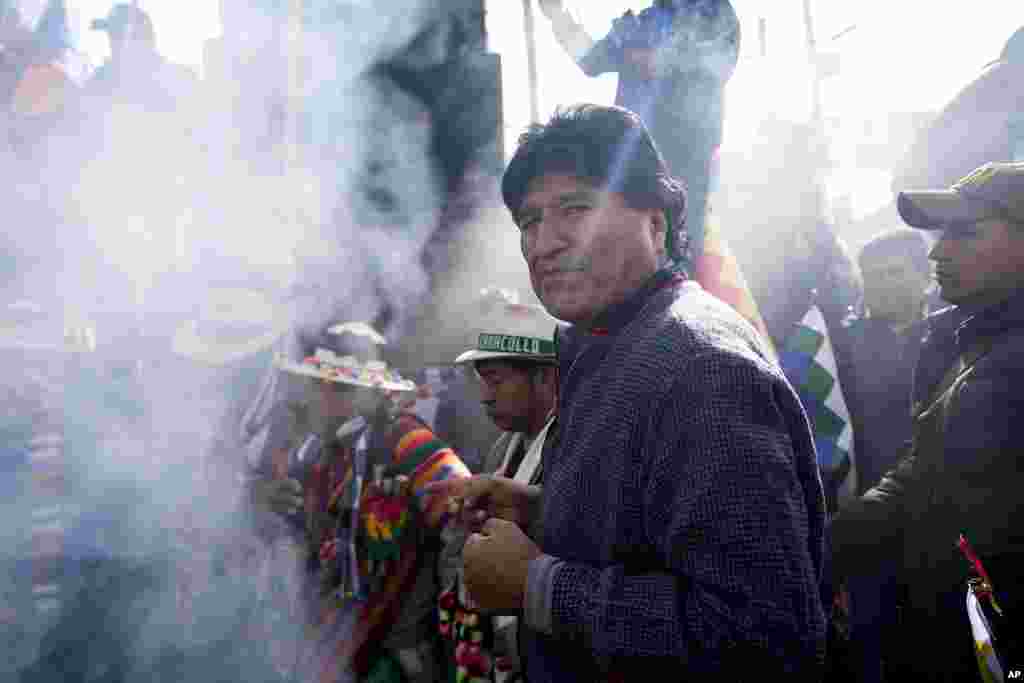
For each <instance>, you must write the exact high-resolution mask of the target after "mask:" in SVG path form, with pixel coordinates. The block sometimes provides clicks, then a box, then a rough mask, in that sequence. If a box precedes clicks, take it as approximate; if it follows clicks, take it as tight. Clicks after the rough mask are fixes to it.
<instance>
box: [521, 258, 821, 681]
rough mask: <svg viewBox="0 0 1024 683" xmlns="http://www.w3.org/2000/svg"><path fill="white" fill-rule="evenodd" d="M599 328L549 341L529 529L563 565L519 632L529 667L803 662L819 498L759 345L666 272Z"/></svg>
mask: <svg viewBox="0 0 1024 683" xmlns="http://www.w3.org/2000/svg"><path fill="white" fill-rule="evenodd" d="M598 325H599V327H601V328H604V329H603V330H602V334H587V333H585V332H583V331H580V330H578V329H570V330H569V332H568V333H567V334H566V335H565V337H564V339H560V343H559V361H560V369H561V386H560V396H559V405H558V415H559V422H560V425H561V429H560V432H559V436H560V443H559V445H558V447H557V448H555V449H551V448H547V449H545V453H544V458H543V459H544V468H545V473H544V488H543V491H544V499H543V515H542V517H543V519H542V529H543V532H542V538H541V539H540V544H541V548H542V550H543V551H544V552H545V553H546V554H548V555H551V556H554V557H555V558H557V560H559V561H560V562H561V563H560V564H559V565H558V567H557V569H555V570H554V572H553V574H552V578H551V583H550V592H551V622H552V628H553V633H552V634H551V635H545V634H541V633H538V632H536V631H533V630H530V629H524V634H523V635H524V637H523V643H522V647H523V650H524V651H525V653H526V656H525V661H526V665H527V675H528V677H529V679H530V681H531V682H534V683H541V682H543V681H559V682H562V681H593V680H608V677H609V676H610V675H617V673H622V672H628V678H629V679H630V680H657V679H658V677H659V676H660V674H659V673H658V671H659V669H660V670H661V671H663V670H665V669H664V667H665V666H668V667H671V668H669V669H668V670H669V671H672V672H673V673H672V676H673V678H674V679H683V678H686V679H687V680H690V676H697V675H700V674H702V673H708V674H713V675H718V676H721V677H720V678H715V680H727V679H728V680H747V679H746V678H744V677H742V676H741V677H739V678H733V677H730V676H731V674H732V673H733V672H734V671H735V670H736V669H742V670H743V671H748V670H750V668H751V667H760V668H761V669H760V670H761V672H762V674H763V675H767V674H768V673H769V672H777V673H785V672H789V673H790V674H791V675H793V676H794V677H795V678H798V679H799V680H803V679H804V676H805V675H808V674H810V675H811V676H813V675H814V674H815V672H817V671H819V668H820V666H821V663H822V661H823V658H824V642H825V619H824V613H823V611H822V605H821V599H820V595H819V590H818V582H819V576H820V573H821V566H822V554H823V546H822V538H823V527H824V521H825V510H824V498H823V494H822V487H821V481H820V478H819V476H818V470H817V464H816V462H815V453H814V445H813V441H812V439H811V434H810V430H809V427H808V423H807V418H806V416H805V414H804V412H803V410H802V409H801V407H800V404H799V401H798V399H797V397H796V395H795V393H794V391H793V389H792V388H791V387H790V386H789V384H788V383H787V382H786V380H785V378H784V377H783V376H782V373H781V371H780V370H779V368H778V367H777V365H775V364H774V363H773V362H772V361H771V360H770V358H771V355H770V351H769V350H768V349H767V348H766V347H765V345H764V342H763V340H761V339H760V338H759V337H758V336H757V335H756V334H755V333H754V331H753V329H752V328H751V327H750V326H749V325H748V324H747V323H746V322H745V321H743V320H742V319H741V318H740V317H739V316H738V315H737V314H736V313H735V311H733V310H732V309H730V308H729V307H728V306H726V305H725V304H723V303H721V302H720V301H718V300H717V299H715V298H714V297H712V296H710V295H708V294H707V293H706V292H704V291H702V290H701V288H700V287H699V285H697V284H696V283H690V282H680V281H679V280H678V279H675V280H669V279H666V277H665V276H662V277H660V278H655V279H654V281H653V282H652V283H651V284H650V285H648V286H645V287H644V288H643V289H642V290H641V291H640V292H638V293H637V294H635V295H634V296H633V297H632V298H631V299H628V300H627V301H625V302H623V303H622V304H620V305H618V306H616V307H614V308H613V309H612V310H611V311H610V312H609V313H608V314H607V315H605V316H603V319H602V320H600V321H598ZM645 672H646V673H645ZM647 674H650V675H651V678H647V677H646V676H647ZM693 680H697V678H693ZM751 680H752V679H751Z"/></svg>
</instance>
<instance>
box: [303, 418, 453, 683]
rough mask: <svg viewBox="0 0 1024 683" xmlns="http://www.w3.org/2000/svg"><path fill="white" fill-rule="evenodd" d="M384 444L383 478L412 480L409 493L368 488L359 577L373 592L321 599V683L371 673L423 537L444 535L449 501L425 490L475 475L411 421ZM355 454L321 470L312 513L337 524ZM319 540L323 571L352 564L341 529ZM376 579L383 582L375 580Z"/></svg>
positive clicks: (340, 590)
mask: <svg viewBox="0 0 1024 683" xmlns="http://www.w3.org/2000/svg"><path fill="white" fill-rule="evenodd" d="M357 438H358V437H357ZM383 444H384V445H383V447H382V450H383V451H385V452H386V453H387V454H388V455H389V456H390V459H389V461H388V462H387V463H386V468H385V470H384V476H385V477H388V478H393V477H398V476H399V475H401V476H403V477H407V478H408V483H407V488H406V495H404V496H397V497H396V496H382V495H379V492H378V491H377V490H375V488H374V487H362V490H361V493H360V506H359V510H360V515H359V516H360V521H359V524H360V527H359V529H358V531H359V532H360V533H361V535H362V537H363V540H364V543H362V544H360V546H359V547H360V551H359V553H358V554H359V557H357V558H356V560H357V562H356V564H357V566H358V567H359V572H360V577H359V579H360V580H361V581H362V582H363V583H364V584H365V583H367V582H369V584H370V586H369V588H370V589H369V590H368V592H367V594H366V595H365V596H364V597H363V596H360V595H355V596H346V595H345V591H346V586H345V585H343V583H342V584H338V585H333V586H331V587H330V588H331V590H330V592H329V595H328V596H327V597H326V598H325V599H323V600H322V601H321V605H320V610H319V614H318V618H317V622H318V623H317V626H318V632H319V634H320V638H321V647H322V648H324V649H325V650H326V651H325V652H323V655H324V656H323V657H322V658H321V659H320V664H319V672H318V680H319V681H320V682H321V683H334V682H335V681H338V680H339V677H340V676H341V675H342V673H343V672H344V671H345V670H346V668H348V666H349V665H351V668H352V670H354V671H355V672H356V673H357V674H358V675H360V676H365V675H366V673H367V672H368V671H369V670H370V669H371V668H372V667H373V665H374V663H375V655H376V654H377V652H378V647H379V645H380V643H381V642H382V641H383V640H384V639H385V638H386V637H387V635H388V633H389V631H390V629H391V627H392V626H393V625H394V624H395V623H396V622H397V621H398V620H399V617H400V616H401V610H402V607H403V601H402V597H403V595H405V594H407V593H408V592H409V591H411V590H412V588H413V585H414V584H415V582H416V577H417V573H418V571H419V569H420V563H419V561H418V559H419V548H418V543H417V542H418V540H419V539H421V538H422V536H423V534H428V535H429V534H435V535H436V534H439V533H440V531H441V529H442V528H443V526H444V523H445V521H446V519H445V518H446V516H447V506H446V501H445V500H444V499H442V498H440V497H438V496H437V495H431V494H427V493H426V492H425V491H424V489H425V487H426V486H427V484H429V483H430V482H433V481H442V480H445V479H450V478H453V477H468V476H469V475H470V472H469V469H468V468H467V467H466V466H465V465H464V464H463V462H462V461H461V460H460V459H459V457H458V455H456V454H455V452H454V451H453V450H452V449H451V448H449V447H448V446H447V445H446V444H445V443H444V442H442V441H440V440H439V439H438V438H437V437H436V436H435V435H434V433H433V432H432V431H431V430H430V429H428V428H427V427H426V426H425V425H424V424H423V423H422V422H421V421H420V420H419V419H418V418H416V417H415V416H413V415H409V414H404V415H401V416H400V417H398V419H397V420H396V421H395V422H394V423H393V425H392V426H391V428H390V430H389V431H388V433H387V434H386V435H385V436H384V438H383ZM354 455H355V452H354V448H353V447H352V446H349V447H347V448H344V449H343V452H342V453H341V454H340V457H336V458H335V463H334V465H335V466H334V467H330V468H328V467H318V468H316V469H315V471H314V473H313V477H314V480H315V481H314V482H313V485H312V486H310V487H307V490H308V491H309V492H310V493H309V494H308V495H309V496H311V497H312V500H310V499H307V503H311V504H312V508H311V509H314V510H316V509H321V510H325V511H326V512H327V514H328V515H329V516H330V517H331V518H333V519H341V518H343V517H344V510H345V509H346V508H347V506H346V505H345V504H343V499H344V498H345V493H346V491H351V484H352V474H353V462H354V460H355V458H354V457H353V456H354ZM370 460H371V461H375V462H377V463H381V462H382V460H384V458H381V453H379V452H375V453H371V454H370ZM324 494H326V495H327V499H326V501H324V500H323V496H324ZM317 498H319V500H317ZM339 528H340V527H339ZM320 540H322V541H323V545H322V546H321V552H320V558H321V561H322V562H324V564H325V569H324V571H327V572H328V573H330V572H332V571H336V570H339V569H341V568H343V567H344V566H346V565H347V561H348V559H349V558H345V557H344V555H345V548H344V544H343V543H342V542H341V538H340V535H339V534H337V533H336V531H334V530H332V529H326V530H324V535H323V536H322V537H321V539H320ZM381 563H383V565H382V564H381ZM374 565H376V566H375V567H374ZM332 567H333V568H334V569H333V570H332V569H330V568H332ZM382 567H383V570H382ZM372 574H377V575H378V576H379V577H380V578H379V579H378V580H377V581H376V582H374V581H371V580H370V576H371V575H372ZM360 597H363V599H359V598H360ZM353 613H354V614H353ZM350 615H351V616H354V618H350Z"/></svg>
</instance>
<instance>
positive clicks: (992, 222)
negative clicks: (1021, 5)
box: [833, 163, 1024, 681]
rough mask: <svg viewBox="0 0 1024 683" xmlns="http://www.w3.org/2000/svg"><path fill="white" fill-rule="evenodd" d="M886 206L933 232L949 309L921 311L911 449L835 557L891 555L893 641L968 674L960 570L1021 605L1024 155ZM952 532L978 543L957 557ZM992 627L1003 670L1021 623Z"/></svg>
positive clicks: (847, 524)
mask: <svg viewBox="0 0 1024 683" xmlns="http://www.w3.org/2000/svg"><path fill="white" fill-rule="evenodd" d="M897 205H898V207H899V211H900V215H901V216H902V217H903V220H904V221H905V222H906V223H907V224H908V225H910V226H912V227H914V228H919V229H922V230H934V231H936V232H937V233H938V234H939V239H938V242H936V244H935V246H934V247H933V248H932V250H931V252H930V254H929V257H930V258H931V260H932V261H934V262H935V275H936V280H937V282H938V284H939V288H940V289H941V296H942V298H943V299H945V300H946V301H949V302H950V303H953V304H955V306H953V307H951V308H947V309H945V310H943V311H939V312H937V313H935V314H933V315H932V316H930V317H929V318H928V320H927V322H928V328H929V331H928V335H927V337H926V338H925V340H924V342H923V344H922V347H921V355H920V360H919V361H918V365H917V370H916V373H915V378H914V388H913V407H912V417H913V420H914V427H913V439H912V442H911V443H912V445H911V447H910V448H909V450H908V451H907V452H906V453H905V454H904V456H903V458H902V459H901V460H900V462H899V464H898V465H897V466H896V468H895V469H894V470H892V471H890V472H889V473H887V474H886V475H885V476H884V477H882V479H881V480H880V481H879V482H877V483H876V484H875V485H874V488H871V489H870V490H868V491H867V492H866V493H865V494H864V495H863V496H862V497H861V498H860V499H859V500H856V501H854V504H853V505H851V507H850V508H848V509H847V510H844V511H843V512H842V513H841V514H840V515H839V516H838V517H837V518H836V520H835V523H834V525H833V534H834V536H833V538H834V543H833V552H834V555H835V565H836V567H837V569H839V570H840V571H841V572H845V573H856V574H861V575H867V573H869V572H872V571H875V568H876V567H877V566H878V564H879V563H880V562H882V561H883V560H884V559H885V558H887V557H892V556H895V557H897V558H898V559H899V560H900V579H901V583H903V584H905V585H906V586H907V591H908V592H907V601H906V606H905V609H904V624H903V628H902V629H901V634H902V638H901V642H900V648H901V649H902V650H903V651H904V652H905V653H906V658H907V664H908V666H909V667H910V668H912V670H913V671H914V673H915V680H920V681H968V680H978V673H979V672H978V664H979V660H987V664H986V666H988V665H991V663H992V658H993V655H992V654H991V651H990V648H991V644H989V651H988V652H986V651H985V649H984V648H982V647H981V646H982V645H983V643H982V642H981V641H980V640H979V641H978V642H977V644H976V643H974V642H972V641H971V630H970V629H969V628H968V624H969V621H968V613H967V611H966V610H965V594H966V583H965V578H966V577H967V576H968V575H969V574H970V573H971V572H972V570H973V571H974V572H975V573H976V574H980V575H981V576H982V578H985V574H986V573H987V575H988V578H989V579H991V581H990V582H989V581H986V583H990V584H991V585H990V586H988V588H989V589H993V590H992V591H991V592H992V595H994V596H995V602H996V603H997V604H998V605H999V606H1001V608H1002V610H1004V611H1005V613H1006V614H1008V615H1012V614H1019V613H1020V612H1021V610H1022V609H1024V600H1022V598H1021V593H1020V589H1019V587H1020V583H1021V579H1022V578H1024V569H1022V568H1024V541H1022V539H1021V534H1020V529H1021V528H1022V527H1024V517H1022V512H1021V511H1022V508H1021V506H1020V504H1019V500H1020V491H1021V490H1022V489H1024V473H1022V468H1021V466H1020V455H1021V447H1020V443H1021V433H1020V432H1019V431H1018V430H1017V428H1016V425H1017V424H1019V423H1018V422H1017V420H1018V419H1019V416H1020V415H1021V414H1024V399H1022V394H1021V390H1020V389H1021V386H1022V385H1024V164H1022V163H990V164H986V165H984V166H982V167H980V168H978V169H977V170H975V171H974V172H973V173H971V174H970V175H968V176H967V177H965V178H963V179H962V180H960V181H959V182H958V183H956V184H955V185H953V186H952V187H951V188H948V189H942V190H920V191H908V192H901V193H900V195H899V197H898V202H897ZM961 534H962V535H963V536H961ZM961 538H966V540H967V542H968V543H969V544H970V545H971V546H973V549H974V551H975V553H973V554H972V553H969V552H964V553H963V554H961V550H966V549H965V548H964V547H963V546H961V550H958V548H957V545H958V543H959V542H960V539H961ZM975 556H976V558H977V559H979V560H980V563H981V565H982V566H983V567H984V570H985V571H984V572H982V571H979V566H978V564H977V563H976V562H975V561H974V559H975ZM972 594H973V593H972ZM968 604H970V603H968ZM1010 618H1011V619H1012V617H1010ZM1000 626H1002V627H1003V628H999V627H1000ZM996 627H997V628H996V641H995V650H996V652H999V653H1000V654H1002V656H1004V657H1007V656H1008V657H1009V659H1004V660H1003V662H1002V665H1003V667H1004V671H1006V670H1009V671H1013V670H1015V669H1019V668H1020V667H1021V666H1022V662H1024V660H1021V659H1019V657H1020V653H1021V652H1024V650H1022V647H1024V642H1022V638H1021V631H1020V627H1019V624H1018V625H1017V626H1016V628H1014V623H1013V622H1012V621H1011V622H1009V623H1008V624H1001V623H997V624H996ZM975 635H976V636H977V633H976V634H975ZM976 645H977V646H978V649H977V652H976V651H975V649H976V647H975V646H976ZM1013 657H1017V659H1015V660H1014V659H1013ZM986 680H992V679H989V678H986ZM996 680H1002V677H1001V676H999V677H998V678H997V679H996Z"/></svg>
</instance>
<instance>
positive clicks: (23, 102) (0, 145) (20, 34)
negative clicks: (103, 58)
mask: <svg viewBox="0 0 1024 683" xmlns="http://www.w3.org/2000/svg"><path fill="white" fill-rule="evenodd" d="M84 72H85V63H84V61H83V60H82V59H81V57H80V55H79V54H78V53H77V52H75V51H74V50H73V49H72V46H71V41H70V35H69V31H68V25H67V12H66V10H65V6H64V2H63V1H62V0H45V1H31V0H24V1H14V0H4V1H2V2H0V174H2V177H3V182H2V183H0V204H2V205H3V206H4V215H5V216H6V217H7V224H8V226H9V228H8V229H7V230H5V231H4V235H3V237H2V238H0V281H2V282H3V284H5V285H7V284H17V285H18V286H20V287H21V288H22V290H23V291H24V292H27V291H32V293H31V294H26V295H27V296H29V298H34V297H36V296H38V295H40V294H41V292H42V290H43V288H52V287H53V280H54V277H53V274H54V272H55V271H57V272H59V271H60V267H59V265H57V264H53V261H52V253H53V251H54V249H56V244H57V243H58V242H59V240H58V237H57V234H58V231H59V226H60V225H61V224H62V223H63V222H64V213H65V211H66V209H67V199H68V194H67V192H68V182H67V181H68V179H69V177H71V175H73V173H74V171H73V168H69V166H71V167H73V164H66V163H62V162H66V158H65V157H66V154H67V152H68V137H67V134H68V133H69V129H71V128H74V125H73V124H74V121H73V118H74V116H73V115H74V113H75V112H76V111H77V97H78V84H79V83H80V82H81V80H82V77H83V75H84ZM54 162H56V163H54ZM15 261H17V264H15ZM41 262H46V263H48V264H51V267H48V268H46V271H47V272H46V273H45V275H44V276H42V277H39V278H37V279H33V278H32V275H33V274H34V271H33V268H31V267H30V266H31V265H33V264H38V263H41ZM55 265H56V268H54V267H52V266H55ZM15 272H17V277H15ZM13 279H17V280H19V282H18V283H14V282H12V280H13ZM33 290H34V291H33Z"/></svg>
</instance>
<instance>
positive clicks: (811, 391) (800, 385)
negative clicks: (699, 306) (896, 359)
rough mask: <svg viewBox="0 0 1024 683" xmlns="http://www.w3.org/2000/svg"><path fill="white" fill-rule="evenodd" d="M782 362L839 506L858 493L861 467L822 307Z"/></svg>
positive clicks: (806, 320)
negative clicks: (804, 414)
mask: <svg viewBox="0 0 1024 683" xmlns="http://www.w3.org/2000/svg"><path fill="white" fill-rule="evenodd" d="M779 361H780V363H781V365H782V370H783V372H785V374H786V377H787V378H789V381H790V383H792V385H793V388H794V389H796V391H797V393H798V394H799V395H800V401H801V402H802V403H803V406H804V410H806V411H807V416H808V418H809V419H810V421H811V429H812V431H813V433H814V445H815V447H816V449H817V451H818V467H819V468H820V469H821V480H822V483H823V484H824V485H825V493H826V497H827V499H828V501H829V506H830V508H831V509H832V510H834V509H835V508H836V506H837V505H839V506H841V505H842V504H844V503H845V502H846V501H847V500H849V499H851V498H853V497H855V496H856V493H857V470H856V467H855V460H854V453H853V430H852V429H851V427H850V413H849V411H848V410H847V408H846V400H845V398H844V397H843V390H842V387H840V386H839V375H838V372H837V370H836V358H835V353H834V352H833V350H832V342H831V341H830V339H829V335H828V328H827V326H826V325H825V318H824V316H822V314H821V310H820V309H819V308H818V307H817V306H811V308H810V310H808V311H807V314H806V315H804V317H803V320H801V321H800V323H799V324H798V325H797V326H796V329H795V330H794V331H793V332H792V334H790V336H789V338H788V339H787V340H786V342H785V344H784V346H783V348H782V352H781V354H780V356H779Z"/></svg>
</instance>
